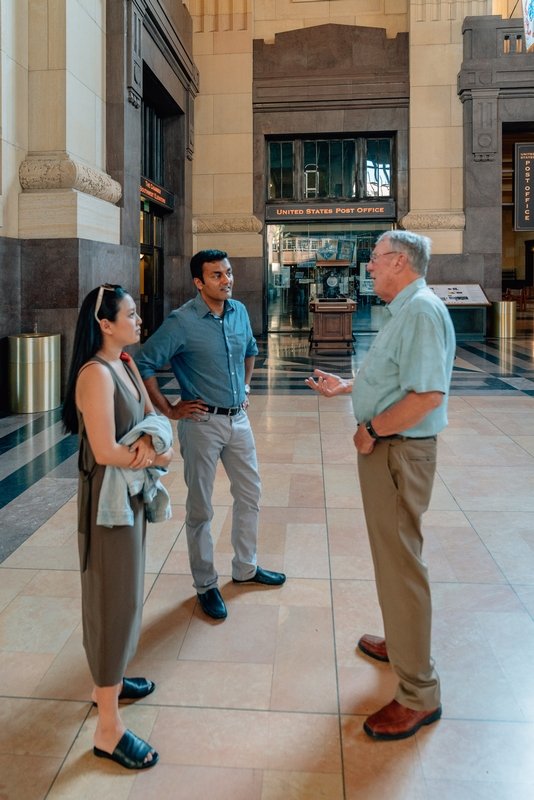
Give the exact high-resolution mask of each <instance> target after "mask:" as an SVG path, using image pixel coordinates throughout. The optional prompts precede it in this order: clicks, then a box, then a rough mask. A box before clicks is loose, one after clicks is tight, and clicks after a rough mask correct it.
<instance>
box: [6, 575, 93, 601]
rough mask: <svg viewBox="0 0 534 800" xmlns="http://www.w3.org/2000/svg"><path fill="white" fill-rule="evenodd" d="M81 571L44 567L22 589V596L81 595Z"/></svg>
mask: <svg viewBox="0 0 534 800" xmlns="http://www.w3.org/2000/svg"><path fill="white" fill-rule="evenodd" d="M81 594H82V587H81V581H80V572H79V570H76V572H74V571H72V572H69V571H67V570H55V569H42V570H40V571H39V572H38V573H37V574H36V575H35V577H34V578H32V580H31V581H30V582H29V583H27V584H26V586H25V587H24V588H23V589H22V590H21V592H20V596H21V597H24V596H25V595H29V596H32V597H38V596H39V595H43V596H47V597H81Z"/></svg>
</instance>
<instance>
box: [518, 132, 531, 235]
mask: <svg viewBox="0 0 534 800" xmlns="http://www.w3.org/2000/svg"><path fill="white" fill-rule="evenodd" d="M533 175H534V143H531V144H516V146H515V192H514V195H515V196H514V205H515V223H514V230H516V231H534V203H533V200H532V186H533V183H534V181H533Z"/></svg>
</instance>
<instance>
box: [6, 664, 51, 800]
mask: <svg viewBox="0 0 534 800" xmlns="http://www.w3.org/2000/svg"><path fill="white" fill-rule="evenodd" d="M54 658H55V655H54V654H53V653H13V652H0V675H1V676H2V684H1V689H0V694H2V695H3V696H5V697H9V696H11V697H29V696H30V695H31V694H32V692H33V691H34V689H35V687H36V686H37V684H38V683H39V681H40V680H41V678H42V677H43V675H44V674H45V673H46V671H47V670H48V668H49V667H50V665H51V664H52V662H53V661H54ZM0 797H1V795H0Z"/></svg>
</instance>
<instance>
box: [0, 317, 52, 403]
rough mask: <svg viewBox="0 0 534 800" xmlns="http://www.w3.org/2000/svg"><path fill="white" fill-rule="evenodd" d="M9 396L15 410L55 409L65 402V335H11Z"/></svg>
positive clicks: (9, 339)
mask: <svg viewBox="0 0 534 800" xmlns="http://www.w3.org/2000/svg"><path fill="white" fill-rule="evenodd" d="M8 342H9V399H10V405H11V411H12V412H13V413H15V414H34V413H35V412H37V411H51V410H52V409H53V408H57V407H58V406H59V405H60V403H61V395H60V391H61V336H60V335H59V333H54V334H49V333H20V334H18V335H17V336H9V337H8Z"/></svg>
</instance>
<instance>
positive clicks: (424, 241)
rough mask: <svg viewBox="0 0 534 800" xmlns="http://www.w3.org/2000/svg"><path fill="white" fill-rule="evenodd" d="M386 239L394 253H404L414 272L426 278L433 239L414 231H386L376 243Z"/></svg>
mask: <svg viewBox="0 0 534 800" xmlns="http://www.w3.org/2000/svg"><path fill="white" fill-rule="evenodd" d="M386 238H387V240H388V242H389V247H391V250H392V251H393V252H394V253H403V254H404V255H405V256H406V258H407V259H408V262H409V264H410V266H411V268H412V269H413V271H414V272H416V273H417V274H418V275H420V276H421V277H422V278H424V277H425V275H426V271H427V269H428V262H429V261H430V251H431V249H432V239H429V238H428V236H421V235H420V234H419V233H414V232H413V231H386V232H385V233H383V234H382V236H380V237H379V239H378V240H377V242H376V243H377V244H378V242H381V241H382V240H383V239H386Z"/></svg>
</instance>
